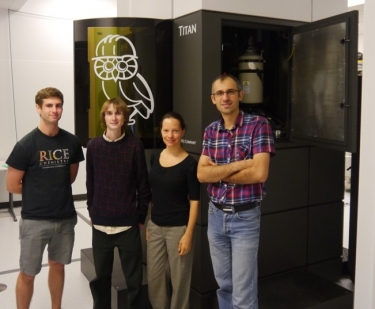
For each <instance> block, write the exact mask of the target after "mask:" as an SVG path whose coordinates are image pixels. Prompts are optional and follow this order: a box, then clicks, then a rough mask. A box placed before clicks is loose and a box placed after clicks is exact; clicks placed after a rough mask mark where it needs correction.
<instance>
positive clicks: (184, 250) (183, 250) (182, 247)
mask: <svg viewBox="0 0 375 309" xmlns="http://www.w3.org/2000/svg"><path fill="white" fill-rule="evenodd" d="M191 243H192V237H191V236H189V235H186V234H184V236H182V237H181V239H180V242H179V244H178V255H180V256H181V255H185V254H188V253H189V252H190V250H191Z"/></svg>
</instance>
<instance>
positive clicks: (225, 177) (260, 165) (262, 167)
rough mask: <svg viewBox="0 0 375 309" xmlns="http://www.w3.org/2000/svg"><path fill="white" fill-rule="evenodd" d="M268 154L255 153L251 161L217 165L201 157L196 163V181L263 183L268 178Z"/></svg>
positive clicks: (206, 157)
mask: <svg viewBox="0 0 375 309" xmlns="http://www.w3.org/2000/svg"><path fill="white" fill-rule="evenodd" d="M269 164H270V154H269V153H268V152H262V153H257V154H255V155H254V157H253V159H247V160H240V161H235V162H231V163H228V164H224V165H217V164H216V163H214V162H212V161H211V159H210V157H208V156H205V155H202V156H201V157H200V159H199V162H198V172H197V176H198V180H199V181H200V182H202V183H215V182H219V181H224V182H229V183H235V184H254V183H263V182H265V181H266V180H267V178H268V170H269Z"/></svg>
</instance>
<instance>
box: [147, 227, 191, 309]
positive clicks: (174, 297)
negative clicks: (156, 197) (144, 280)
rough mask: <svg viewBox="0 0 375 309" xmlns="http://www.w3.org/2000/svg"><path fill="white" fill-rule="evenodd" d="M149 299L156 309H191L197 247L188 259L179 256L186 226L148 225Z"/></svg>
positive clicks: (186, 256) (187, 256) (188, 255)
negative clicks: (190, 299)
mask: <svg viewBox="0 0 375 309" xmlns="http://www.w3.org/2000/svg"><path fill="white" fill-rule="evenodd" d="M147 228H148V242H147V276H148V297H149V300H150V302H151V305H152V308H153V309H189V295H190V282H191V269H192V265H193V256H194V250H193V248H194V244H193V245H192V249H191V250H190V252H189V253H188V254H186V255H183V256H179V255H178V244H179V241H180V239H181V237H182V236H183V235H184V233H185V231H186V226H172V227H170V226H168V227H164V226H158V225H156V224H155V223H153V222H152V221H151V220H150V221H149V222H148V225H147Z"/></svg>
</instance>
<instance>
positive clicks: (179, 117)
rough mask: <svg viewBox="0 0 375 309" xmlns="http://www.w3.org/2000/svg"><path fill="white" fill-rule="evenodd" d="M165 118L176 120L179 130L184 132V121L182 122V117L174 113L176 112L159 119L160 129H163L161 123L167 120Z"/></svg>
mask: <svg viewBox="0 0 375 309" xmlns="http://www.w3.org/2000/svg"><path fill="white" fill-rule="evenodd" d="M167 118H173V119H177V120H178V122H179V123H180V127H181V129H182V130H185V128H186V125H185V120H184V118H182V116H181V115H180V114H179V113H176V112H168V113H166V114H165V115H164V116H163V118H161V120H160V129H161V128H162V127H163V121H164V119H167Z"/></svg>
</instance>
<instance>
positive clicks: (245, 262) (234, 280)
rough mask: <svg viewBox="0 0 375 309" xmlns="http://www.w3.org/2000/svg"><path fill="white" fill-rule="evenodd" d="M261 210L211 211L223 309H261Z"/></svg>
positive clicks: (210, 238)
mask: <svg viewBox="0 0 375 309" xmlns="http://www.w3.org/2000/svg"><path fill="white" fill-rule="evenodd" d="M259 231H260V206H257V207H255V208H253V209H250V210H245V211H241V212H238V213H231V212H229V213H228V212H224V211H222V210H219V209H217V208H216V207H215V206H214V205H213V204H212V203H211V202H210V203H209V207H208V232H207V235H208V241H209V244H210V254H211V259H212V266H213V269H214V274H215V278H216V281H217V283H218V285H219V289H218V290H217V298H218V301H219V306H220V308H222V309H232V308H233V309H245V308H246V309H257V308H258V246H259Z"/></svg>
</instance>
